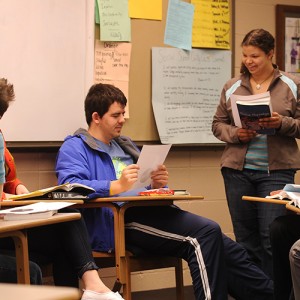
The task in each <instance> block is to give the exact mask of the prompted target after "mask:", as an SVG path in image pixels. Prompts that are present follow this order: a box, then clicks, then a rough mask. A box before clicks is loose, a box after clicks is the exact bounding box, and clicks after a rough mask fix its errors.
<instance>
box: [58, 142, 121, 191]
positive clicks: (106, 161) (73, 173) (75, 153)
mask: <svg viewBox="0 0 300 300" xmlns="http://www.w3.org/2000/svg"><path fill="white" fill-rule="evenodd" d="M78 139H79V138H78ZM94 151H95V150H93V149H89V148H88V147H86V146H85V145H84V143H83V142H81V141H79V140H77V139H75V138H74V139H70V140H67V141H66V142H64V144H63V145H62V146H61V148H60V150H59V152H58V156H57V160H56V176H57V179H58V184H63V183H66V182H70V183H75V182H76V183H81V184H84V185H87V186H89V187H91V188H93V189H94V190H95V191H96V193H97V194H99V197H108V196H109V195H110V182H111V181H113V180H116V179H117V178H116V174H115V171H114V167H113V164H112V162H111V159H110V158H109V157H108V156H107V157H106V156H105V154H104V155H103V157H102V156H101V157H99V155H100V154H99V153H95V152H94Z"/></svg>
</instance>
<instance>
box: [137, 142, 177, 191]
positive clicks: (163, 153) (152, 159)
mask: <svg viewBox="0 0 300 300" xmlns="http://www.w3.org/2000/svg"><path fill="white" fill-rule="evenodd" d="M171 146H172V145H144V146H143V148H142V151H141V154H140V156H139V159H138V161H137V164H138V165H139V166H140V170H139V175H138V180H137V182H136V183H135V184H134V185H133V187H132V189H138V188H142V187H146V186H147V185H149V184H150V183H151V178H150V174H151V172H152V171H154V170H155V169H156V168H157V167H158V166H159V165H162V164H163V163H164V161H165V159H166V157H167V155H168V153H169V150H170V148H171Z"/></svg>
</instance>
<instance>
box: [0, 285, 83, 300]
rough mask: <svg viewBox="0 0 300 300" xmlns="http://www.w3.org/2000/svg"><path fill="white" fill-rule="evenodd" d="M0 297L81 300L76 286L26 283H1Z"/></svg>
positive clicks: (31, 299)
mask: <svg viewBox="0 0 300 300" xmlns="http://www.w3.org/2000/svg"><path fill="white" fill-rule="evenodd" d="M0 295H1V296H0V298H1V299H5V300H20V299H22V300H79V299H80V296H81V293H80V292H79V290H78V289H76V288H70V287H51V286H38V285H24V284H3V283H1V284H0Z"/></svg>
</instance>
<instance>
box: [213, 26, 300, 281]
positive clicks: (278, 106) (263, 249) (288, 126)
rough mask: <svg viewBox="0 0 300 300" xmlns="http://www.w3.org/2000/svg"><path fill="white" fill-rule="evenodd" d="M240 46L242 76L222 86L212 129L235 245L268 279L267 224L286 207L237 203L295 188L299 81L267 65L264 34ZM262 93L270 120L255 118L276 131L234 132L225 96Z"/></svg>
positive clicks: (299, 158) (299, 160) (269, 42)
mask: <svg viewBox="0 0 300 300" xmlns="http://www.w3.org/2000/svg"><path fill="white" fill-rule="evenodd" d="M241 46H242V65H241V74H240V75H239V76H238V77H236V78H233V79H231V80H229V81H228V82H227V83H226V84H225V85H224V88H223V90H222V94H221V99H220V103H219V105H218V107H217V110H216V113H215V115H214V118H213V123H212V130H213V133H214V135H215V136H216V137H217V138H218V139H220V140H221V141H224V142H225V143H226V146H225V150H224V152H223V155H222V158H221V171H222V175H223V179H224V184H225V190H226V197H227V203H228V207H229V211H230V215H231V219H232V223H233V229H234V234H235V237H236V240H237V242H239V243H240V244H242V245H243V246H244V247H245V248H246V249H247V251H248V253H249V254H250V256H251V258H252V259H253V260H254V261H255V262H256V263H257V264H258V265H259V266H261V268H262V269H263V270H264V271H265V272H266V273H267V274H268V275H269V276H272V273H273V272H272V255H271V245H270V238H269V225H270V224H271V222H272V221H273V220H274V219H275V218H276V217H277V216H280V215H283V214H285V207H284V206H283V205H278V204H269V203H262V202H249V201H242V196H244V195H248V196H256V197H266V196H267V195H269V194H270V192H271V191H274V190H279V189H282V188H283V187H284V185H285V184H286V183H294V177H295V173H296V170H298V169H299V168H300V152H299V150H298V146H297V142H296V140H295V139H296V138H299V137H300V78H298V77H296V76H292V75H290V74H287V73H285V72H282V71H280V70H279V69H278V67H277V66H276V65H275V64H273V63H272V58H273V56H274V47H275V40H274V37H273V36H272V35H271V34H270V33H269V32H268V31H266V30H264V29H255V30H252V31H250V32H249V33H247V34H246V36H245V37H244V39H243V41H242V44H241ZM267 91H269V92H270V95H271V103H272V108H273V113H272V116H271V117H270V118H263V119H260V125H261V126H263V127H265V128H275V129H276V130H275V134H274V135H263V134H257V133H256V132H255V131H253V130H247V129H242V128H238V127H236V126H235V125H234V121H233V116H232V110H231V100H230V96H231V95H232V94H236V95H256V94H260V93H265V92H267Z"/></svg>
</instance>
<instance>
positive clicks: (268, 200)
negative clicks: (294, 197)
mask: <svg viewBox="0 0 300 300" xmlns="http://www.w3.org/2000/svg"><path fill="white" fill-rule="evenodd" d="M242 200H246V201H255V202H266V203H274V204H287V203H288V202H289V200H280V199H270V198H261V197H252V196H243V197H242Z"/></svg>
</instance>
